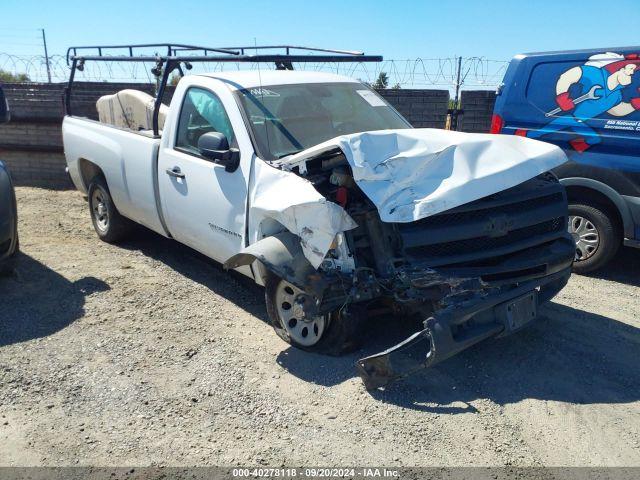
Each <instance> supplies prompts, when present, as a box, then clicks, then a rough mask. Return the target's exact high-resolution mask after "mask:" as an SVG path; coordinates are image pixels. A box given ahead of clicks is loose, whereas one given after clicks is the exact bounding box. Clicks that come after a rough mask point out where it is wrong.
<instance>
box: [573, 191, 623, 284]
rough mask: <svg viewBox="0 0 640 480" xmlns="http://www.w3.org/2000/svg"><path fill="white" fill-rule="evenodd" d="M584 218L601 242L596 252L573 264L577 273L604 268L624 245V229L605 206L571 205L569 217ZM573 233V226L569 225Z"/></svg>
mask: <svg viewBox="0 0 640 480" xmlns="http://www.w3.org/2000/svg"><path fill="white" fill-rule="evenodd" d="M576 216H577V217H582V218H583V219H585V220H587V221H588V222H590V223H591V224H592V225H593V227H595V229H596V231H597V232H598V236H599V239H600V242H599V244H598V246H597V248H596V249H595V251H594V252H593V253H592V254H591V255H590V256H588V257H587V258H585V259H584V260H578V259H576V261H575V262H574V264H573V271H574V272H575V273H587V272H592V271H594V270H597V269H599V268H601V267H603V266H604V265H605V264H607V262H609V260H611V259H612V258H613V257H614V255H615V254H616V252H617V251H618V248H620V245H621V243H622V229H621V227H620V225H619V224H618V222H617V220H616V219H615V216H614V215H613V213H611V212H609V211H608V209H607V208H606V207H604V206H601V205H598V204H596V203H594V204H588V203H586V202H585V203H572V204H569V217H570V219H571V218H572V217H576ZM569 227H570V228H569V231H571V225H569Z"/></svg>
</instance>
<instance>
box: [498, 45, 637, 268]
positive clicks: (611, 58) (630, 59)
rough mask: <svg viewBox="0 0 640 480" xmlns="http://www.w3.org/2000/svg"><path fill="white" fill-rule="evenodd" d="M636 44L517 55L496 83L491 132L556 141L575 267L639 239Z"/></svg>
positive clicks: (602, 259) (598, 262)
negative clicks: (498, 84)
mask: <svg viewBox="0 0 640 480" xmlns="http://www.w3.org/2000/svg"><path fill="white" fill-rule="evenodd" d="M639 55H640V47H624V48H603V49H592V50H574V51H565V52H549V53H530V54H524V55H517V56H516V57H514V59H513V60H512V61H511V63H510V65H509V67H508V69H507V72H506V74H505V77H504V80H503V84H502V85H501V87H500V88H499V89H498V96H497V99H496V104H495V109H494V115H493V119H492V127H491V132H492V133H504V134H515V135H522V136H526V137H529V138H536V139H540V140H543V141H546V142H550V143H553V144H556V145H558V146H560V147H561V148H563V149H564V150H565V152H566V154H567V156H568V157H569V162H567V163H565V164H564V165H562V166H560V167H558V168H556V169H555V170H554V172H555V174H556V175H557V176H558V177H559V178H560V182H561V183H562V184H563V185H565V187H566V188H567V195H568V198H569V231H570V232H571V234H572V236H573V237H574V240H575V242H576V256H575V263H574V270H575V271H576V272H579V273H583V272H589V271H592V270H596V269H598V268H600V267H602V266H603V265H605V264H606V263H607V262H608V261H609V260H610V259H611V258H612V257H613V256H614V255H615V254H616V252H617V250H618V248H619V247H620V245H622V244H624V245H627V246H630V247H636V248H638V247H640V57H639Z"/></svg>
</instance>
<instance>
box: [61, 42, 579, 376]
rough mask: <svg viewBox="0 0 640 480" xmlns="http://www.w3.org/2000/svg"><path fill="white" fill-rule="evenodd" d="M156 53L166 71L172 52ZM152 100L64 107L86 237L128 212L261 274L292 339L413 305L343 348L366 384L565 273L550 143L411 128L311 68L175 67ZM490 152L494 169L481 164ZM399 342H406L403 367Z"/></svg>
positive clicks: (478, 334)
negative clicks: (405, 321)
mask: <svg viewBox="0 0 640 480" xmlns="http://www.w3.org/2000/svg"><path fill="white" fill-rule="evenodd" d="M309 57H310V58H312V57H311V56H309ZM92 58H94V57H92ZM201 58H202V57H201ZM269 58H272V57H269ZM304 58H307V57H303V58H302V60H304ZM94 59H95V58H94ZM99 59H100V58H97V60H96V61H98V60H99ZM232 59H233V61H234V62H240V61H255V58H253V57H244V56H242V55H236V56H234V57H232ZM85 60H87V61H88V60H89V58H84V57H79V58H78V57H74V63H73V65H72V72H73V70H74V69H75V67H76V63H77V62H84V61H85ZM108 60H113V57H108ZM285 60H286V58H285ZM161 61H162V62H163V67H164V69H165V70H164V79H165V81H166V79H167V78H168V75H169V74H170V73H171V72H172V71H173V70H175V69H178V68H179V66H180V65H181V62H183V61H184V60H181V59H178V58H174V57H171V56H169V57H166V58H162V59H161ZM203 61H204V60H203ZM270 61H271V60H270ZM296 61H299V60H296ZM283 63H284V62H280V63H278V62H276V64H277V65H278V66H281V65H282V64H283ZM72 74H73V73H72ZM71 91H72V88H69V89H68V91H67V95H71ZM123 101H126V102H132V103H131V105H127V106H126V107H122V106H121V105H122V103H123ZM161 101H162V94H160V95H159V98H158V100H157V102H156V108H155V111H154V113H155V114H156V117H155V119H154V122H157V123H156V124H154V125H150V124H145V119H148V118H150V116H149V115H148V113H149V111H148V109H146V107H145V106H148V105H151V104H152V103H153V101H152V99H150V98H149V99H145V97H144V96H142V95H140V94H136V93H133V92H131V91H123V92H119V93H117V94H115V95H114V96H111V97H105V98H102V99H101V100H99V101H98V109H99V111H100V118H101V120H102V122H98V121H94V120H89V119H86V118H79V117H76V116H73V115H71V114H67V115H66V116H65V118H64V121H63V140H64V147H65V155H66V158H67V165H68V169H69V173H70V175H71V178H72V179H73V182H74V183H75V185H76V187H77V188H78V189H79V190H80V191H81V192H83V193H86V194H87V196H88V202H89V210H90V213H91V219H92V221H93V225H94V227H95V230H96V232H97V234H98V236H99V238H101V239H102V240H104V241H107V242H117V241H119V240H121V239H123V238H125V236H126V235H127V233H128V232H129V231H130V230H131V226H132V225H133V223H134V222H137V223H139V224H142V225H144V226H146V227H148V228H150V229H151V230H153V231H155V232H157V233H159V234H161V235H163V236H166V237H170V238H175V239H176V240H178V241H179V242H182V243H184V244H186V245H189V246H190V247H192V248H194V249H196V250H198V251H200V252H202V253H203V254H205V255H207V256H209V257H210V258H212V259H214V260H217V261H219V262H224V265H225V267H226V268H233V269H237V270H238V271H240V272H241V273H242V274H244V275H247V276H249V277H251V278H253V279H254V280H255V281H256V282H257V283H258V284H261V285H264V286H265V298H266V304H267V312H268V314H269V317H270V319H271V322H272V324H273V327H274V329H275V331H276V333H277V334H278V335H279V336H280V337H281V338H283V339H284V340H285V341H287V342H288V343H290V344H291V345H293V346H296V347H298V348H302V349H305V350H314V351H319V352H324V353H341V352H343V351H346V350H349V349H352V348H354V346H355V345H357V343H358V341H359V339H360V336H359V332H360V330H359V328H358V327H361V326H362V325H363V324H364V323H365V322H366V321H367V320H368V319H369V315H367V312H369V311H372V310H376V311H381V310H384V311H387V312H391V313H394V314H395V315H414V316H419V318H420V319H421V320H424V329H423V330H421V331H418V332H416V333H415V334H414V335H412V336H411V337H409V338H408V339H407V340H406V341H405V342H402V343H400V344H398V345H396V346H394V347H392V348H390V349H388V350H386V351H385V352H382V353H380V354H377V355H373V356H370V357H367V358H364V359H361V360H360V361H359V362H358V364H357V367H358V369H359V373H360V375H361V376H362V378H363V380H364V381H365V385H366V386H367V388H375V387H379V386H382V385H385V384H386V383H388V382H389V381H391V380H394V379H397V378H399V377H402V376H405V375H406V374H408V373H410V372H411V371H414V370H415V368H417V367H426V366H431V365H435V364H436V363H438V362H440V361H442V360H444V359H446V358H448V357H450V356H451V355H454V354H456V353H458V352H460V351H461V350H463V349H465V348H468V347H469V346H471V345H473V344H475V343H477V342H479V341H482V340H484V339H487V338H489V337H493V336H497V335H506V334H509V333H512V332H515V331H517V330H519V329H521V328H522V327H524V326H525V325H528V324H530V323H531V322H532V321H533V320H535V318H536V316H537V307H538V305H539V304H540V303H542V302H544V301H547V300H549V299H550V298H552V297H553V296H554V295H555V294H556V293H557V292H558V291H559V290H560V289H562V288H563V287H564V285H565V284H566V282H567V280H568V278H569V275H570V270H571V264H572V261H573V254H574V246H573V242H572V240H571V237H570V236H569V235H568V233H567V231H566V222H567V202H566V196H565V192H564V188H563V187H562V186H561V185H560V184H559V182H558V181H557V178H556V177H555V176H554V175H552V174H550V173H548V172H546V171H545V170H544V169H541V167H540V165H541V163H540V162H534V161H532V159H531V157H529V155H540V157H541V158H545V159H546V161H547V162H551V163H549V165H550V166H549V168H552V167H553V166H555V165H558V164H559V163H562V162H564V161H566V157H565V156H564V154H562V152H561V150H560V149H558V148H556V147H554V146H552V145H548V144H545V143H543V142H536V141H532V140H525V139H517V140H516V139H514V138H506V137H505V138H499V137H494V136H491V135H475V134H466V133H461V132H447V131H444V130H435V129H412V128H411V126H410V124H409V123H408V122H407V121H406V120H405V119H404V118H403V117H402V116H401V115H400V114H399V113H398V112H397V111H396V110H395V109H393V107H391V106H390V105H389V104H388V103H387V102H386V101H385V100H384V99H383V98H382V97H380V96H378V95H377V94H376V93H375V92H374V91H373V90H371V89H370V88H368V87H367V86H365V85H363V84H362V83H360V82H359V81H357V80H354V79H351V78H347V77H343V76H339V75H334V74H328V73H321V72H304V71H289V70H281V69H278V70H276V71H264V70H262V71H256V70H253V71H236V72H218V73H211V74H202V75H190V76H186V77H184V78H182V79H181V80H180V82H179V83H178V85H177V87H176V90H175V93H174V94H173V98H172V100H171V104H170V106H169V107H167V106H160V102H161ZM69 105H70V102H69V100H68V98H67V106H69ZM118 108H121V111H122V112H123V115H124V116H125V117H126V116H127V114H126V113H124V112H125V111H126V112H133V113H132V116H130V117H128V118H124V119H122V118H119V117H118V115H115V116H114V115H112V113H113V112H114V111H115V112H117V111H118ZM136 112H138V113H136ZM145 112H146V113H145ZM134 117H135V118H134ZM118 122H120V125H121V126H117V125H116V124H117V123H118ZM122 125H125V126H127V127H131V126H132V125H133V126H135V129H132V128H123V127H122ZM134 130H135V131H134ZM410 146H413V147H415V148H413V150H412V149H411V147H410ZM514 147H515V148H514ZM439 149H441V150H439ZM425 151H430V152H431V153H429V152H427V153H424V152H425ZM383 152H387V153H383ZM453 152H457V153H456V155H453ZM492 152H493V153H492ZM504 152H509V154H508V155H503V153H504ZM383 154H385V155H386V161H385V162H382V159H380V158H377V157H376V162H368V159H369V158H370V157H368V156H374V157H375V156H376V155H377V156H380V155H383ZM420 155H422V156H420ZM483 155H493V156H492V157H491V158H488V157H487V158H485V159H484V161H482V158H484V157H482V156H483ZM509 156H512V157H513V158H507V157H509ZM516 157H517V159H516ZM425 159H427V160H425ZM380 162H381V163H385V164H386V165H387V166H390V165H393V168H388V169H384V168H383V169H382V170H376V168H377V167H374V165H373V164H374V163H375V164H376V165H379V164H381V163H380ZM432 162H436V163H438V162H439V165H440V167H435V166H434V167H433V168H432V169H430V168H425V165H432V164H433V163H432ZM458 162H463V163H464V166H463V168H461V169H460V170H461V171H463V172H464V173H463V174H461V175H457V174H453V173H452V170H453V171H457V168H458V167H459V166H460V164H459V163H458ZM465 162H466V163H465ZM501 162H504V165H508V167H509V169H510V170H509V175H504V174H500V172H497V173H496V172H495V171H491V172H489V174H488V175H487V176H484V174H485V173H486V172H485V170H491V169H494V168H495V167H496V165H497V164H501ZM542 164H543V165H545V163H544V162H543V163H542ZM471 165H473V168H471V167H470V166H471ZM505 168H506V167H505ZM356 171H357V174H356V173H355V172H356ZM469 172H473V173H472V174H469ZM440 174H442V175H444V176H445V177H446V179H445V178H444V177H443V179H442V180H443V181H435V180H434V178H437V176H438V175H440ZM474 175H477V176H478V177H480V176H482V178H475V177H474ZM496 177H499V178H500V179H501V180H500V181H495V180H494V179H495V178H496ZM518 178H519V179H520V180H517V179H518ZM444 180H446V181H444ZM509 181H512V182H514V183H513V184H508V182H509ZM447 185H450V186H455V187H457V188H456V189H453V188H452V189H451V190H449V187H447ZM500 185H502V186H500ZM504 185H508V186H504ZM441 187H442V189H443V190H439V189H440V188H441ZM426 190H428V192H427V193H425V191H426ZM453 190H455V192H456V193H455V194H454V192H453ZM434 192H435V193H434ZM437 192H442V196H441V197H440V202H439V203H438V205H439V206H438V205H436V203H437V202H432V201H430V200H429V199H432V198H433V196H434V195H436V193H437ZM483 192H484V193H483ZM474 194H475V195H476V196H475V197H474V196H472V197H468V196H469V195H474ZM456 198H457V200H456ZM461 198H467V199H469V198H470V200H469V201H464V200H460V199H461ZM402 200H404V202H402ZM429 209H431V212H433V214H432V213H430V211H429ZM409 347H411V348H414V349H421V351H423V353H422V355H421V357H420V359H419V362H418V365H414V364H411V363H410V362H408V361H406V356H405V353H406V351H405V350H406V349H407V348H409ZM400 357H402V358H403V360H402V361H399V360H398V359H399V358H400Z"/></svg>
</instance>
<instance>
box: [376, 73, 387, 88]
mask: <svg viewBox="0 0 640 480" xmlns="http://www.w3.org/2000/svg"><path fill="white" fill-rule="evenodd" d="M388 86H389V75H387V72H380V75H378V79H377V80H376V81H375V82H374V84H373V88H378V89H383V88H387V87H388Z"/></svg>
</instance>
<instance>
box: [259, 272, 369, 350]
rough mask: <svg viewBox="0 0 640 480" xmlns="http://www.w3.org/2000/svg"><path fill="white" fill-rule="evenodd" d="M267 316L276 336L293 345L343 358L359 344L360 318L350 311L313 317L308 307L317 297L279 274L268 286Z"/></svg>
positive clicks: (266, 297)
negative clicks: (307, 311)
mask: <svg viewBox="0 0 640 480" xmlns="http://www.w3.org/2000/svg"><path fill="white" fill-rule="evenodd" d="M265 300H266V305H267V313H268V315H269V319H270V320H271V325H272V326H273V328H274V330H275V331H276V334H277V335H278V336H279V337H280V338H282V339H283V340H284V341H285V342H287V343H289V344H290V345H292V346H294V347H296V348H300V349H302V350H308V351H313V352H318V353H324V354H328V355H340V354H343V353H346V352H349V351H351V350H353V349H355V348H356V347H357V346H358V345H359V342H358V340H359V335H358V333H359V332H358V330H359V328H358V327H359V320H360V318H361V316H360V315H355V314H354V313H353V311H349V309H346V308H345V309H342V310H341V311H337V312H332V313H329V314H325V315H318V316H312V317H309V316H308V315H307V314H306V313H305V306H306V305H307V304H308V302H312V301H313V298H312V297H311V296H310V295H308V294H306V293H305V292H304V291H303V290H301V289H299V288H298V287H296V286H295V285H293V284H291V283H289V282H287V281H286V280H283V279H281V278H279V277H277V276H275V275H273V274H272V275H269V277H268V278H267V281H266V284H265Z"/></svg>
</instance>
